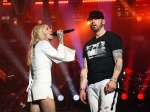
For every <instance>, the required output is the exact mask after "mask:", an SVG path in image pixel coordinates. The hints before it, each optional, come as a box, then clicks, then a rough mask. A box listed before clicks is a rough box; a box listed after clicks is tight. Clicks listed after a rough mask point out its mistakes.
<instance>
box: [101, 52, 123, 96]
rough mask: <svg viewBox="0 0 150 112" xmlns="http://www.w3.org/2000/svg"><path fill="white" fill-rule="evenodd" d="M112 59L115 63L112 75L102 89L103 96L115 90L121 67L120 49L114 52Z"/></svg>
mask: <svg viewBox="0 0 150 112" xmlns="http://www.w3.org/2000/svg"><path fill="white" fill-rule="evenodd" d="M113 57H114V61H115V66H114V72H113V74H112V77H111V79H110V81H109V82H108V83H107V84H106V86H105V88H104V92H105V94H108V93H111V92H113V91H114V90H115V89H116V86H117V84H116V83H117V79H118V77H119V75H120V73H121V70H122V66H123V59H122V49H117V50H114V51H113Z"/></svg>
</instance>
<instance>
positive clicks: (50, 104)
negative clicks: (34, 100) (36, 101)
mask: <svg viewBox="0 0 150 112" xmlns="http://www.w3.org/2000/svg"><path fill="white" fill-rule="evenodd" d="M40 107H41V110H42V112H56V108H55V101H54V99H50V98H48V97H47V98H46V99H44V100H41V101H40Z"/></svg>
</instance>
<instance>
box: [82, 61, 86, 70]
mask: <svg viewBox="0 0 150 112" xmlns="http://www.w3.org/2000/svg"><path fill="white" fill-rule="evenodd" d="M82 69H86V62H85V61H84V64H83V67H82Z"/></svg>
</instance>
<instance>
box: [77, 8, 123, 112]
mask: <svg viewBox="0 0 150 112" xmlns="http://www.w3.org/2000/svg"><path fill="white" fill-rule="evenodd" d="M87 20H88V21H89V22H90V28H91V29H92V30H93V32H94V33H95V36H94V37H93V38H92V39H90V40H89V41H88V42H86V43H85V45H84V49H83V58H84V63H83V68H82V71H81V77H80V80H81V81H80V99H81V101H82V102H83V103H85V104H86V101H85V100H86V92H87V97H88V101H89V105H90V109H91V112H115V111H116V103H117V96H118V93H116V88H118V86H119V84H118V77H119V74H120V72H121V70H122V65H123V60H122V52H123V51H122V40H121V38H120V36H119V35H117V34H116V33H114V32H111V31H107V30H105V28H104V24H105V19H104V15H103V13H102V12H100V11H98V10H94V11H91V12H90V13H89V17H88V18H87ZM87 84H88V88H87V89H86V85H87ZM85 90H86V91H85Z"/></svg>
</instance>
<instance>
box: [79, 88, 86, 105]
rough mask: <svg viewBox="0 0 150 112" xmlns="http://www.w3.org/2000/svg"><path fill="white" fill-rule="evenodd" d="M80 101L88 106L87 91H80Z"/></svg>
mask: <svg viewBox="0 0 150 112" xmlns="http://www.w3.org/2000/svg"><path fill="white" fill-rule="evenodd" d="M80 100H81V101H82V102H83V103H84V104H87V103H86V102H85V100H86V93H85V90H81V91H80Z"/></svg>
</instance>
